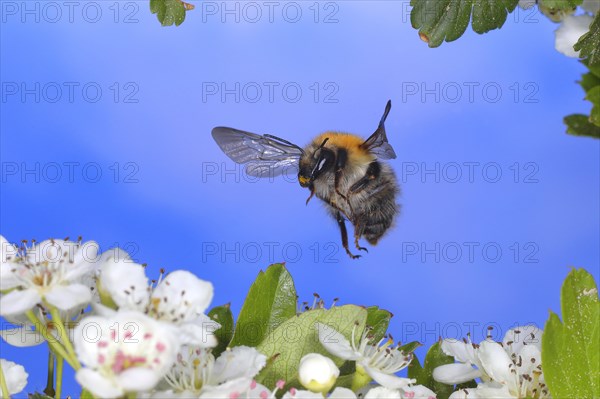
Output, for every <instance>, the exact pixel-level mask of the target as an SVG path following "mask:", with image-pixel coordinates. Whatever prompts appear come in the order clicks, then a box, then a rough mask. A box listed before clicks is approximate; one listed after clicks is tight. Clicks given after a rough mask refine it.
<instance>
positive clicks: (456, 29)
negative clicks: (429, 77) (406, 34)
mask: <svg viewBox="0 0 600 399" xmlns="http://www.w3.org/2000/svg"><path fill="white" fill-rule="evenodd" d="M518 2H519V0H411V2H410V4H411V5H412V6H413V9H412V11H411V14H410V20H411V24H412V26H413V28H415V29H419V36H420V37H421V39H423V40H424V41H425V42H427V43H428V44H429V47H438V46H440V45H441V44H442V43H443V42H444V40H445V41H447V42H451V41H453V40H456V39H458V38H459V37H461V36H462V35H463V33H465V30H466V29H467V26H468V25H469V21H470V20H471V13H472V14H473V23H472V25H473V30H474V31H475V32H477V33H485V32H489V31H490V30H493V29H498V28H501V27H502V25H504V22H505V21H506V17H507V15H508V13H509V12H512V11H513V10H514V9H515V7H516V6H517V4H518Z"/></svg>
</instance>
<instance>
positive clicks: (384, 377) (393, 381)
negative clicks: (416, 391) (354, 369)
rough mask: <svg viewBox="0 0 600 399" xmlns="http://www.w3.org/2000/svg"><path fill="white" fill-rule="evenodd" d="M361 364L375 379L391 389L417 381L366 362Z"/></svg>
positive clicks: (403, 386)
mask: <svg viewBox="0 0 600 399" xmlns="http://www.w3.org/2000/svg"><path fill="white" fill-rule="evenodd" d="M361 366H362V367H363V368H364V369H365V371H366V373H367V374H369V376H370V377H371V378H372V379H373V380H375V382H376V383H378V384H379V385H381V386H384V387H386V388H389V389H400V388H405V387H407V386H408V385H410V384H414V383H415V382H417V380H415V379H410V378H402V377H398V376H397V375H395V374H387V373H383V372H381V371H379V370H377V369H375V368H373V367H369V366H367V365H365V364H361Z"/></svg>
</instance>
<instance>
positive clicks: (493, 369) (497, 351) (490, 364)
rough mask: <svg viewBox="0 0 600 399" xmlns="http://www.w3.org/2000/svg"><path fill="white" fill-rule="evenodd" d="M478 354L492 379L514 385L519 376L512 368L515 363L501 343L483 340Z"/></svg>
mask: <svg viewBox="0 0 600 399" xmlns="http://www.w3.org/2000/svg"><path fill="white" fill-rule="evenodd" d="M478 355H479V360H480V361H481V365H482V366H483V368H484V369H485V372H486V373H487V374H488V375H489V376H490V377H491V379H492V380H494V381H496V382H499V383H501V384H510V387H513V385H514V384H515V378H517V377H516V374H512V373H511V372H510V370H511V369H512V368H514V364H513V362H512V360H510V358H509V357H508V354H507V353H506V351H505V350H504V348H503V347H502V346H501V345H500V344H499V343H497V342H494V341H490V340H486V341H483V342H482V343H481V344H480V346H479V350H478Z"/></svg>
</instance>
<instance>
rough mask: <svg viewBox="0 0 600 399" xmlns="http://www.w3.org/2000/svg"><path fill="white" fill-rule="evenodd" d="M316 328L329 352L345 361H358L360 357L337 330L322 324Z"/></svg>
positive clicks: (322, 343) (320, 339)
mask: <svg viewBox="0 0 600 399" xmlns="http://www.w3.org/2000/svg"><path fill="white" fill-rule="evenodd" d="M315 326H316V327H317V332H318V334H319V341H321V345H323V346H324V347H325V349H327V352H329V353H331V354H332V355H334V356H337V357H339V358H340V359H344V360H357V359H359V358H360V355H359V354H357V353H356V352H355V351H354V349H352V346H350V342H349V341H348V340H347V339H346V337H344V336H343V335H342V334H340V333H339V332H337V331H336V330H335V329H333V328H332V327H329V326H328V325H325V324H322V323H317V324H316V325H315Z"/></svg>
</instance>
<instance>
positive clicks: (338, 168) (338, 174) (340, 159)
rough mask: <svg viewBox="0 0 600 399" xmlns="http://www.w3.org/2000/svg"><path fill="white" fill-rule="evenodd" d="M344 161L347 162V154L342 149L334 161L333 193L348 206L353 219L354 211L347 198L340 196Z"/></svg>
mask: <svg viewBox="0 0 600 399" xmlns="http://www.w3.org/2000/svg"><path fill="white" fill-rule="evenodd" d="M346 161H348V152H347V151H346V150H344V149H339V150H338V153H337V158H336V161H335V180H334V183H335V184H334V187H335V192H336V193H337V195H339V196H340V197H342V198H343V199H344V200H345V201H346V203H347V204H348V207H349V208H350V213H351V214H352V216H353V217H354V209H353V208H352V204H351V203H350V198H349V196H346V195H344V194H342V192H341V191H340V189H339V185H340V180H341V178H342V172H343V170H344V168H345V167H346ZM352 219H353V218H351V219H350V220H352Z"/></svg>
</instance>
